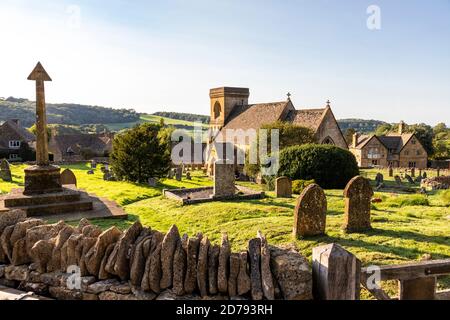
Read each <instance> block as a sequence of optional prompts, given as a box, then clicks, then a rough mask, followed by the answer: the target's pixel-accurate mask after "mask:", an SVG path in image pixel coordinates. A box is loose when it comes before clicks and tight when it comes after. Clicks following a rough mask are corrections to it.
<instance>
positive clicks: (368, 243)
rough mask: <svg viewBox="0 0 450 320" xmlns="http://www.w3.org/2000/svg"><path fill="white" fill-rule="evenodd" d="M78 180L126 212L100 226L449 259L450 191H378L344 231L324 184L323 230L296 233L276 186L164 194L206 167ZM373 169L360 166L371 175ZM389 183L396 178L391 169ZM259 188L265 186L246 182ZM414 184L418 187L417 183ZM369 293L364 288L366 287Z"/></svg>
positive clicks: (339, 194)
mask: <svg viewBox="0 0 450 320" xmlns="http://www.w3.org/2000/svg"><path fill="white" fill-rule="evenodd" d="M69 167H70V168H71V169H72V170H73V171H74V173H75V175H76V176H77V179H78V186H79V187H80V188H83V189H86V190H87V191H89V192H93V193H96V194H97V195H99V196H104V197H107V198H109V199H112V200H115V201H117V202H118V203H119V204H121V205H123V206H124V208H125V210H126V212H127V213H128V214H129V219H128V220H126V221H116V220H106V221H105V220H97V221H94V223H96V224H98V225H100V226H101V227H102V228H107V227H109V226H111V225H116V226H118V227H120V228H122V229H124V228H126V227H128V226H129V225H131V224H132V223H133V222H134V221H136V220H137V219H140V221H141V222H142V223H143V224H144V225H146V226H150V227H152V228H154V229H157V230H161V231H166V230H168V229H169V227H170V226H171V225H172V224H177V226H178V228H179V229H180V232H182V233H188V234H189V235H193V234H195V233H197V232H203V233H204V234H205V235H207V236H208V237H209V238H210V239H211V240H212V241H213V242H218V241H219V238H220V234H221V232H227V233H228V235H229V237H230V239H231V241H232V245H233V248H234V249H236V250H239V249H243V248H245V247H246V246H247V243H248V241H249V240H250V239H251V238H253V237H255V235H256V233H257V231H258V230H261V231H262V232H263V233H264V234H265V235H266V236H267V238H268V240H269V242H270V243H272V244H278V245H283V244H293V245H295V246H296V247H297V248H298V249H299V250H300V251H301V252H302V253H303V254H304V255H305V256H307V257H308V258H311V250H312V248H313V247H315V246H318V245H321V244H326V243H333V242H336V243H339V244H341V245H342V246H344V247H345V248H346V249H348V250H349V251H351V252H352V253H354V254H355V255H356V256H357V257H358V258H359V259H360V260H361V261H362V263H363V264H364V265H369V264H380V265H385V264H397V263H406V262H408V261H411V260H420V259H421V257H422V256H423V255H424V254H431V256H432V258H433V259H441V258H450V207H449V198H450V191H438V192H434V193H432V194H431V195H428V196H427V197H425V196H423V195H411V194H397V193H390V192H376V193H375V197H377V198H380V199H381V200H382V202H381V203H376V204H374V205H373V209H372V227H373V230H371V231H368V232H364V233H354V234H346V233H345V232H344V231H343V230H342V224H343V222H344V199H343V191H342V190H326V195H327V200H328V215H327V226H326V235H325V236H320V237H313V238H308V239H294V238H293V236H292V225H293V221H294V218H293V216H294V207H295V203H296V197H293V198H291V199H277V198H275V197H274V194H273V192H267V197H266V198H265V199H260V200H248V201H223V202H211V203H203V204H197V205H191V206H181V205H180V204H178V203H177V202H175V201H173V200H169V199H165V198H163V197H162V195H161V194H162V189H164V188H180V187H186V188H190V187H198V186H207V185H212V181H211V180H210V179H209V178H207V177H205V176H203V175H202V173H201V172H194V173H193V180H192V181H186V180H183V181H182V182H177V181H175V180H167V179H163V180H162V181H161V184H160V185H158V186H157V187H156V188H151V187H149V186H146V185H139V184H134V183H129V182H106V181H103V179H102V174H101V172H100V170H96V173H95V175H87V174H86V171H87V170H88V169H89V167H88V166H84V165H78V166H69ZM23 168H24V166H14V165H13V166H12V173H13V179H14V182H13V183H5V182H0V190H1V191H2V192H9V191H10V190H11V188H14V187H17V186H20V185H22V182H23ZM376 172H377V171H376V170H367V171H363V174H364V175H366V176H368V177H369V178H371V179H372V180H373V179H374V177H375V174H376ZM384 176H385V179H386V180H387V181H386V183H391V182H392V178H389V177H388V175H387V172H386V173H385V174H384ZM242 185H246V186H250V187H252V188H255V189H261V186H258V185H254V184H250V183H242ZM416 188H417V186H416ZM439 285H440V287H441V288H450V280H449V279H447V278H444V279H441V280H440V282H439ZM387 290H388V292H389V293H391V294H394V293H395V292H396V284H395V283H389V284H388V286H387ZM365 297H367V294H365Z"/></svg>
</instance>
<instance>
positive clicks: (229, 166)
mask: <svg viewBox="0 0 450 320" xmlns="http://www.w3.org/2000/svg"><path fill="white" fill-rule="evenodd" d="M227 162H230V163H227ZM234 181H235V176H234V164H233V162H231V161H226V160H218V161H216V162H215V164H214V196H213V197H219V198H220V197H230V196H234V195H235V193H236V187H235V185H234Z"/></svg>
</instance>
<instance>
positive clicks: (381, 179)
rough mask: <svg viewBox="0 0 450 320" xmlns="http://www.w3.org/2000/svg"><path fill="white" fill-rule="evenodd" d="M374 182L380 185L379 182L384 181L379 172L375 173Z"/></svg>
mask: <svg viewBox="0 0 450 320" xmlns="http://www.w3.org/2000/svg"><path fill="white" fill-rule="evenodd" d="M375 182H376V186H377V187H378V186H380V185H381V184H383V183H384V177H383V175H382V174H381V173H379V172H378V173H377V175H376V177H375Z"/></svg>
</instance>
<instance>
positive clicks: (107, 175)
mask: <svg viewBox="0 0 450 320" xmlns="http://www.w3.org/2000/svg"><path fill="white" fill-rule="evenodd" d="M112 177H113V175H112V174H111V172H109V171H107V172H105V173H104V174H103V180H104V181H111V179H112Z"/></svg>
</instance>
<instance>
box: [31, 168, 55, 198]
mask: <svg viewBox="0 0 450 320" xmlns="http://www.w3.org/2000/svg"><path fill="white" fill-rule="evenodd" d="M60 170H61V169H60V168H59V167H57V166H31V167H28V168H26V169H25V170H24V171H25V190H24V191H23V193H24V194H27V195H34V194H45V193H52V192H61V191H62V185H61V173H60Z"/></svg>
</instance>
